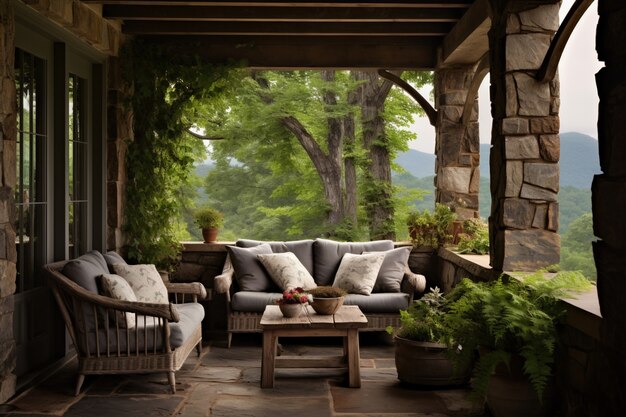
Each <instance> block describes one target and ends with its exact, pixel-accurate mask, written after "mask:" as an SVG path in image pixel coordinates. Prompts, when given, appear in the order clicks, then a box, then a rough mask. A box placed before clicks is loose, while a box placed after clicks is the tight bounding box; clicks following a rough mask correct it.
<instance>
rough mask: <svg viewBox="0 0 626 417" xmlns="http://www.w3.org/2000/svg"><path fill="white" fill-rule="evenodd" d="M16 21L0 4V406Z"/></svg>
mask: <svg viewBox="0 0 626 417" xmlns="http://www.w3.org/2000/svg"><path fill="white" fill-rule="evenodd" d="M14 37H15V18H14V12H13V7H12V6H11V2H10V1H9V0H0V164H1V167H2V169H1V170H0V171H1V172H2V177H1V178H0V329H1V330H0V403H4V402H5V401H7V400H8V399H9V398H11V397H12V396H13V395H14V394H15V381H16V377H15V374H14V373H13V372H14V370H15V361H16V353H15V338H14V337H13V294H14V293H15V277H16V269H15V266H16V262H17V253H16V251H15V230H14V229H13V218H14V214H15V208H14V207H15V201H14V199H13V192H14V189H15V183H16V168H17V165H16V163H15V158H16V140H17V119H16V116H17V109H16V97H15V94H16V92H15V74H14V69H13V66H14V65H13V64H14V59H15V51H14Z"/></svg>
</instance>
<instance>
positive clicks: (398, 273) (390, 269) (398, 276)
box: [373, 246, 412, 292]
mask: <svg viewBox="0 0 626 417" xmlns="http://www.w3.org/2000/svg"><path fill="white" fill-rule="evenodd" d="M411 249H412V247H411V246H404V247H401V248H397V249H392V250H390V251H386V252H385V259H384V260H383V264H382V265H381V267H380V271H378V276H377V277H376V284H374V290H373V292H400V291H401V289H400V284H401V283H402V279H403V278H404V269H405V267H406V265H407V264H408V262H409V255H411Z"/></svg>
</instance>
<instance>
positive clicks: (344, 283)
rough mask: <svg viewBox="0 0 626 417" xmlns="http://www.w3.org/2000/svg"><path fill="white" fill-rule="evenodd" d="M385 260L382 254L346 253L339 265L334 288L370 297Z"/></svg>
mask: <svg viewBox="0 0 626 417" xmlns="http://www.w3.org/2000/svg"><path fill="white" fill-rule="evenodd" d="M384 260H385V254H384V253H380V252H379V253H368V254H364V255H355V254H352V253H346V254H345V255H343V258H342V259H341V263H340V264H339V269H338V270H337V274H336V275H335V282H333V287H339V288H342V289H344V290H346V291H348V293H350V294H363V295H370V294H371V293H372V289H373V288H374V284H375V283H376V277H377V276H378V271H380V267H381V265H382V264H383V261H384Z"/></svg>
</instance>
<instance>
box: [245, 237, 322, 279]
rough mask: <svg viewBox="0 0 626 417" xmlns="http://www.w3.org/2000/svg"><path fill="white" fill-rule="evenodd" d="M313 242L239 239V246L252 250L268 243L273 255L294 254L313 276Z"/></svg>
mask: <svg viewBox="0 0 626 417" xmlns="http://www.w3.org/2000/svg"><path fill="white" fill-rule="evenodd" d="M313 242H314V240H310V239H309V240H293V241H287V242H263V241H260V240H249V239H239V240H238V241H237V243H236V245H237V246H239V247H242V248H252V247H254V246H258V245H260V244H262V243H267V244H269V245H270V248H272V252H273V253H285V252H293V254H294V255H296V258H298V260H299V261H300V263H302V265H304V267H305V268H306V270H307V271H309V274H311V275H313V271H314V269H313V268H314V266H313Z"/></svg>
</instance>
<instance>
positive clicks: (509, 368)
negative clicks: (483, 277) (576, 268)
mask: <svg viewBox="0 0 626 417" xmlns="http://www.w3.org/2000/svg"><path fill="white" fill-rule="evenodd" d="M589 287H590V283H589V281H587V280H586V279H585V277H584V276H582V274H580V273H578V272H560V273H558V274H557V275H555V276H554V277H547V276H546V274H544V273H543V272H538V273H535V274H532V275H529V276H527V277H526V278H524V280H523V281H519V280H517V279H512V278H509V279H506V278H504V277H500V278H499V279H498V280H496V281H493V282H472V281H470V280H468V279H463V280H462V281H461V282H460V283H459V284H458V285H457V286H456V287H455V289H454V290H453V292H452V293H451V294H450V305H449V311H448V313H447V314H446V326H447V327H448V328H449V329H450V335H451V337H452V338H453V339H454V340H456V341H457V342H458V343H460V344H461V345H462V346H463V349H462V351H461V354H460V355H458V356H457V357H456V358H455V359H456V360H457V361H458V362H459V363H467V362H468V361H469V360H470V359H472V358H473V357H474V355H475V352H476V351H477V350H479V351H480V357H479V359H478V360H477V361H476V365H475V367H474V372H473V373H474V380H473V383H472V385H473V388H474V390H475V394H476V395H477V397H479V398H485V399H486V400H487V405H488V407H489V408H490V410H491V412H492V413H493V414H494V416H496V417H501V416H524V417H530V416H540V415H546V413H549V412H550V406H549V396H550V395H549V391H550V390H549V389H548V387H549V386H550V381H551V378H552V370H553V364H554V349H555V346H556V343H557V325H558V323H559V322H560V321H561V319H562V318H563V317H564V314H565V307H564V306H563V305H562V304H561V303H559V298H560V297H564V296H571V294H572V292H574V291H581V290H584V289H588V288H589Z"/></svg>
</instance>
